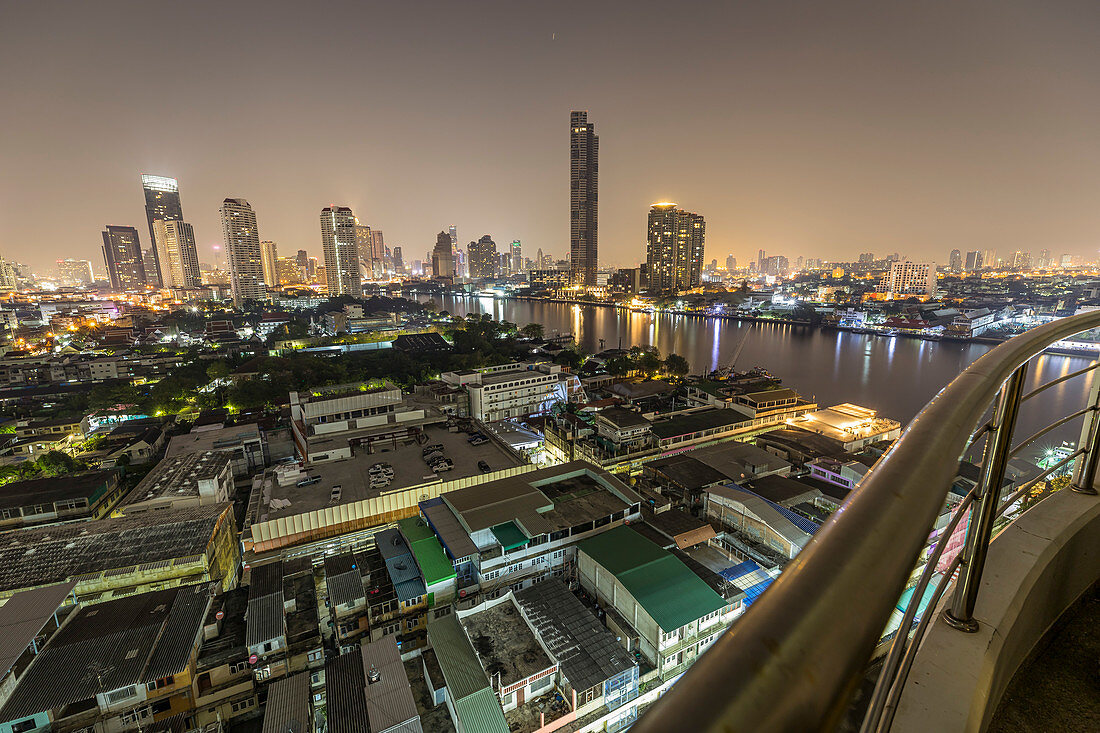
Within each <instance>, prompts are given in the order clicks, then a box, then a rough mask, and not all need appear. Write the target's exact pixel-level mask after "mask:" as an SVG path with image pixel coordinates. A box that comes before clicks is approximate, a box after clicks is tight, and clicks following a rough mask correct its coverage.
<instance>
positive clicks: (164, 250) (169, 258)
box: [153, 219, 202, 288]
mask: <svg viewBox="0 0 1100 733" xmlns="http://www.w3.org/2000/svg"><path fill="white" fill-rule="evenodd" d="M153 240H154V241H155V242H156V247H155V248H154V251H155V252H156V253H157V254H156V256H157V261H158V262H159V263H160V264H159V267H160V271H161V275H162V278H163V279H162V282H161V287H165V288H197V287H199V286H200V285H202V276H201V275H200V274H199V251H198V249H197V248H196V247H195V230H194V229H192V228H191V225H190V224H188V223H186V222H182V221H176V220H165V219H154V220H153Z"/></svg>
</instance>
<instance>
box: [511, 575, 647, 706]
mask: <svg viewBox="0 0 1100 733" xmlns="http://www.w3.org/2000/svg"><path fill="white" fill-rule="evenodd" d="M515 599H516V603H517V604H518V605H519V607H520V608H522V609H523V612H524V614H525V615H526V616H527V618H528V620H529V621H530V623H531V625H532V626H534V627H535V631H537V632H538V635H539V637H540V638H541V639H542V641H543V643H544V644H545V645H546V648H547V649H548V650H549V651H550V653H551V654H552V655H553V656H554V658H555V659H557V660H558V663H559V664H560V665H561V671H562V673H563V674H564V675H565V678H566V679H567V680H569V684H571V685H572V686H573V689H575V690H577V691H578V692H580V691H583V690H588V689H591V688H593V687H595V686H596V685H600V684H603V682H604V681H605V680H608V679H611V678H612V677H614V676H615V675H617V674H620V673H622V672H625V671H626V670H628V669H630V668H631V667H633V666H634V660H633V659H632V658H631V656H630V653H629V652H627V651H626V650H625V649H624V648H623V647H622V646H621V645H620V644H619V642H618V640H617V639H616V638H615V635H614V634H613V633H611V632H610V631H609V630H608V629H607V627H606V626H604V625H603V624H602V623H600V621H599V620H598V619H597V618H596V617H595V616H593V615H592V612H591V611H590V610H588V608H586V607H585V605H584V604H583V603H581V602H580V600H578V599H577V597H576V596H575V595H573V593H571V592H570V590H569V589H568V588H567V587H565V584H564V583H562V582H561V581H560V580H558V579H557V578H550V579H548V580H543V581H541V582H539V583H535V584H534V585H532V586H530V587H528V588H524V589H523V590H521V591H518V592H517V593H516V594H515Z"/></svg>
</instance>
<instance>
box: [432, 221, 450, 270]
mask: <svg viewBox="0 0 1100 733" xmlns="http://www.w3.org/2000/svg"><path fill="white" fill-rule="evenodd" d="M453 247H454V245H452V244H451V235H450V234H448V233H447V232H440V233H439V234H438V235H437V236H436V238H435V249H433V250H432V275H433V276H435V277H449V278H453V277H454V276H455V257H454V250H453Z"/></svg>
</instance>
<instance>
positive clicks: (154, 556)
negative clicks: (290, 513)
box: [0, 504, 231, 591]
mask: <svg viewBox="0 0 1100 733" xmlns="http://www.w3.org/2000/svg"><path fill="white" fill-rule="evenodd" d="M230 511H231V506H230V505H229V504H211V505H208V506H200V507H191V508H188V509H169V510H164V511H159V512H143V513H141V514H135V515H132V516H127V517H120V518H118V519H97V520H96V521H94V522H79V523H75V524H65V525H50V526H45V527H33V528H31V529H21V530H14V531H11V532H4V533H3V534H0V591H5V590H13V589H20V588H32V587H34V586H38V585H46V584H50V583H57V582H61V581H64V580H68V579H70V578H73V577H75V576H77V575H82V574H85V573H97V572H102V571H105V570H112V569H115V568H132V567H134V566H136V565H141V564H143V563H148V562H156V561H158V560H165V559H169V558H176V557H182V556H187V555H202V554H203V553H204V552H205V551H206V547H207V545H209V544H210V541H211V539H212V538H213V535H214V530H215V528H216V527H217V526H218V522H219V521H220V519H221V517H222V515H223V514H225V513H227V512H230Z"/></svg>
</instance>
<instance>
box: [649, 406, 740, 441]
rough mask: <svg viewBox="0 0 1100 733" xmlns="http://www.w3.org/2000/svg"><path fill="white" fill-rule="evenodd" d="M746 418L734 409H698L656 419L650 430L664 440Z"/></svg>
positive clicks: (731, 423) (727, 424)
mask: <svg viewBox="0 0 1100 733" xmlns="http://www.w3.org/2000/svg"><path fill="white" fill-rule="evenodd" d="M747 420H748V418H747V417H745V416H744V415H742V414H741V413H740V412H737V411H736V410H719V409H713V410H700V411H698V412H689V413H686V414H683V415H677V416H675V417H672V418H669V419H667V420H660V421H657V422H655V423H653V427H652V428H650V430H651V432H652V433H653V434H654V435H656V436H657V437H658V438H661V439H662V440H664V439H668V438H675V437H678V436H681V435H691V434H693V433H698V432H701V431H703V430H713V429H714V428H724V427H728V426H730V425H736V424H737V423H741V422H746V421H747Z"/></svg>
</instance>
